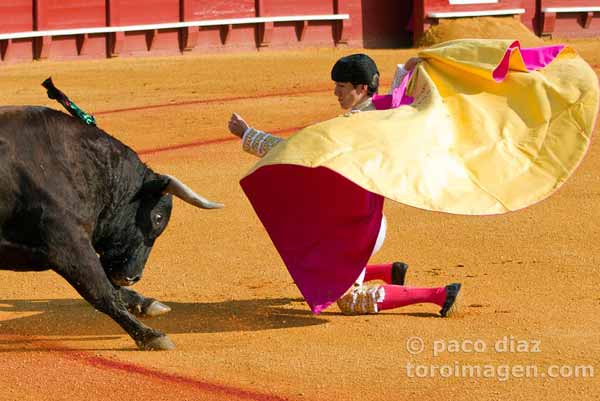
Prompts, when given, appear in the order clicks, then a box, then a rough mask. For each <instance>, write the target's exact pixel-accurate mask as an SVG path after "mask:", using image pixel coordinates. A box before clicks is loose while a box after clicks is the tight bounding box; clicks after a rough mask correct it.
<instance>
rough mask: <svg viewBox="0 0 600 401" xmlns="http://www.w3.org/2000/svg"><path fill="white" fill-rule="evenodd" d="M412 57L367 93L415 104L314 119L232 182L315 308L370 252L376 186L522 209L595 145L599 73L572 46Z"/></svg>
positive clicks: (463, 210)
mask: <svg viewBox="0 0 600 401" xmlns="http://www.w3.org/2000/svg"><path fill="white" fill-rule="evenodd" d="M419 57H421V58H422V59H423V62H421V63H419V65H418V66H417V67H416V69H415V71H414V73H413V74H412V77H411V78H410V82H408V85H407V89H406V91H405V93H399V94H398V93H394V96H392V99H388V100H389V101H387V102H386V101H383V102H382V101H381V100H385V99H381V98H380V99H379V102H376V104H377V103H379V104H385V105H386V106H385V107H391V106H395V105H398V104H402V103H404V102H398V101H396V100H397V99H393V97H395V96H410V97H412V98H413V101H412V103H411V104H410V105H402V106H400V107H395V108H390V109H386V110H377V111H371V112H364V113H355V114H351V115H348V116H340V117H337V118H334V119H331V120H328V121H325V122H322V123H318V124H315V125H312V126H309V127H307V128H305V129H303V130H301V131H299V132H298V133H296V134H295V135H293V136H292V137H290V138H289V139H287V140H286V141H284V142H282V143H281V144H279V145H278V146H276V147H275V148H274V149H272V150H271V151H270V152H269V153H268V154H267V155H266V156H265V157H264V158H263V159H261V160H260V162H259V163H258V164H257V165H255V166H254V167H253V168H252V169H251V171H250V172H249V174H248V175H247V176H246V177H244V178H243V179H242V181H241V185H242V188H243V189H244V191H245V193H246V195H247V196H248V198H249V200H250V202H251V203H252V205H253V207H254V209H255V211H256V212H257V214H258V216H259V218H260V219H261V221H262V223H263V224H264V226H265V228H266V230H267V232H268V233H269V235H270V237H271V239H272V240H273V243H274V245H275V247H276V248H277V250H278V251H279V253H280V255H281V256H282V258H283V260H284V263H285V264H286V266H287V268H288V270H289V271H290V274H291V275H292V277H293V278H294V280H295V282H296V284H297V285H298V287H299V289H300V291H301V292H302V294H303V295H304V297H305V299H306V300H307V302H308V304H309V305H310V307H311V309H312V310H313V312H315V313H318V312H320V311H321V310H323V309H324V308H326V307H327V306H329V305H330V304H331V303H332V302H334V301H335V300H336V299H337V298H338V297H339V296H341V295H342V294H343V293H344V292H345V291H346V290H347V289H348V288H349V287H350V286H351V285H352V283H353V282H354V280H355V279H356V278H357V277H358V275H359V274H360V272H361V270H362V268H363V267H364V266H365V264H366V263H367V260H368V258H369V257H370V255H371V251H372V249H373V246H374V243H375V239H376V237H377V233H378V230H379V224H380V220H381V214H382V207H383V198H388V199H391V200H394V201H397V202H401V203H403V204H406V205H410V206H414V207H418V208H422V209H427V210H432V211H439V212H447V213H456V214H467V215H486V214H497V213H505V212H509V211H514V210H518V209H522V208H524V207H527V206H530V205H532V204H534V203H536V202H539V201H541V200H543V199H545V198H546V197H548V196H550V195H551V194H552V193H553V192H554V191H556V190H557V189H558V188H559V187H560V186H561V185H562V184H563V183H564V182H565V181H566V180H567V178H568V177H569V176H570V175H571V174H572V173H573V171H574V170H575V169H576V168H577V166H578V164H579V163H580V162H581V160H582V159H583V157H584V155H585V153H586V151H587V149H588V147H589V145H590V141H591V136H592V132H593V128H594V124H595V119H596V116H597V113H598V103H599V98H598V96H599V89H598V78H597V76H596V74H595V73H594V71H593V70H592V68H591V67H590V66H589V65H588V64H587V63H586V62H585V61H584V60H583V59H582V58H581V57H580V56H579V55H578V54H577V53H576V52H575V51H574V50H573V49H572V48H570V47H568V46H562V45H560V46H549V47H542V48H534V49H523V48H520V46H519V44H518V42H511V41H503V40H457V41H452V42H447V43H443V44H440V45H438V46H435V47H432V48H430V49H427V50H423V51H421V52H420V53H419ZM390 105H391V106H390Z"/></svg>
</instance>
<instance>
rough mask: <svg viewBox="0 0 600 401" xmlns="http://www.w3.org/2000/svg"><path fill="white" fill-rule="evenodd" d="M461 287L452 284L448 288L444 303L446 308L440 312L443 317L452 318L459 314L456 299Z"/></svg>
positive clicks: (457, 284) (458, 284)
mask: <svg viewBox="0 0 600 401" xmlns="http://www.w3.org/2000/svg"><path fill="white" fill-rule="evenodd" d="M460 286H461V285H460V283H452V284H449V285H447V286H446V302H444V306H443V307H442V309H441V310H440V315H442V317H447V316H451V315H453V314H455V313H457V312H458V305H457V303H456V298H458V293H459V292H460Z"/></svg>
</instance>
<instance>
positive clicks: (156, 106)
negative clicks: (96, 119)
mask: <svg viewBox="0 0 600 401" xmlns="http://www.w3.org/2000/svg"><path fill="white" fill-rule="evenodd" d="M325 92H328V90H326V89H309V90H304V91H302V92H281V93H271V94H268V95H253V96H235V97H224V98H217V99H202V100H188V101H183V102H173V103H162V104H150V105H146V106H136V107H125V108H122V109H112V110H103V111H97V112H95V113H94V115H97V116H101V115H104V114H113V113H123V112H126V111H140V110H150V109H160V108H164V107H175V106H189V105H194V104H210V103H225V102H233V101H236V100H250V99H264V98H269V97H285V96H301V95H306V94H311V93H325Z"/></svg>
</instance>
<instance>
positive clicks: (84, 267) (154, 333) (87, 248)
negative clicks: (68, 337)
mask: <svg viewBox="0 0 600 401" xmlns="http://www.w3.org/2000/svg"><path fill="white" fill-rule="evenodd" d="M75 231H76V232H64V231H63V232H59V230H54V231H52V232H51V234H49V236H50V237H52V238H51V246H50V252H49V259H50V262H51V263H52V266H53V268H54V270H55V271H56V272H57V273H58V274H59V275H61V276H62V277H64V278H65V280H67V281H68V282H69V283H70V284H71V285H72V286H73V287H74V288H75V289H76V290H77V292H78V293H79V294H80V295H81V296H82V297H83V298H84V299H85V300H86V301H88V302H89V303H90V304H92V305H93V306H94V308H96V309H97V310H99V311H101V312H104V313H106V314H107V315H109V316H110V317H112V318H113V319H114V320H115V321H116V322H117V323H118V324H119V325H120V326H121V327H122V328H123V329H124V330H125V331H126V332H127V333H128V334H129V335H130V336H131V338H133V339H134V341H135V343H136V344H137V346H138V347H139V348H140V349H144V350H168V349H173V348H175V345H174V344H173V342H172V341H171V340H170V339H169V338H168V337H167V336H166V335H165V334H164V333H162V332H160V331H158V330H154V329H152V328H150V327H148V326H146V325H144V324H142V323H141V322H140V321H139V320H137V319H136V317H135V316H133V315H132V314H131V313H130V312H129V311H128V310H127V305H126V304H125V303H123V301H122V300H120V299H119V298H120V297H119V296H118V294H119V291H118V290H117V289H115V287H114V286H113V285H112V283H111V282H110V280H109V279H108V277H107V276H106V273H105V272H104V269H103V268H102V265H101V264H100V261H99V260H98V257H97V256H96V253H95V251H94V249H93V247H92V245H91V244H90V241H89V240H88V238H87V236H86V234H85V233H84V232H77V231H80V230H75ZM81 231H82V230H81Z"/></svg>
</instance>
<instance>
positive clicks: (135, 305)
mask: <svg viewBox="0 0 600 401" xmlns="http://www.w3.org/2000/svg"><path fill="white" fill-rule="evenodd" d="M115 288H116V290H117V296H118V297H119V299H120V300H121V301H122V302H123V303H124V304H125V305H126V306H127V310H129V312H131V313H133V314H134V315H136V316H139V317H155V316H160V315H164V314H165V313H168V312H170V311H171V308H169V307H168V306H167V305H165V304H163V303H162V302H160V301H157V300H156V299H154V298H146V297H144V296H143V295H142V294H139V293H137V292H135V291H133V290H130V289H128V288H125V287H115Z"/></svg>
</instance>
